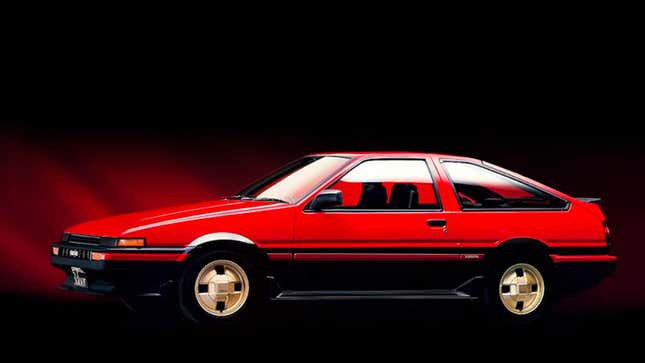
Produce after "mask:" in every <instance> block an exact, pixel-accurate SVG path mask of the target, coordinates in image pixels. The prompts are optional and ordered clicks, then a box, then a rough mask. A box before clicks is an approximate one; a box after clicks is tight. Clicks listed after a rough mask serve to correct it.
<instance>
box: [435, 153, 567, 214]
mask: <svg viewBox="0 0 645 363" xmlns="http://www.w3.org/2000/svg"><path fill="white" fill-rule="evenodd" d="M439 163H440V164H441V167H442V168H443V172H444V173H446V177H447V178H448V181H449V182H450V187H451V188H452V193H453V195H454V196H455V198H456V199H457V203H458V204H459V209H460V210H461V211H462V212H478V211H481V212H507V211H523V212H545V211H554V212H565V211H568V210H569V208H570V207H571V202H569V201H568V200H566V199H563V198H560V197H558V196H557V195H554V194H553V193H549V192H547V191H546V190H544V189H542V188H539V187H538V186H536V185H534V184H533V183H529V182H526V181H524V180H521V179H519V178H517V177H515V176H513V175H510V174H508V173H505V172H503V171H501V170H497V169H494V168H491V167H489V166H487V165H486V164H484V163H483V162H481V161H480V162H479V164H478V163H474V162H472V161H469V160H458V159H439ZM444 163H462V164H471V165H474V166H476V167H480V168H482V169H484V170H488V171H490V172H491V173H494V174H498V175H501V176H504V177H506V178H509V179H511V180H513V181H515V182H517V183H520V184H524V185H526V186H529V187H531V188H533V189H535V190H538V191H540V192H542V193H544V194H546V195H548V196H551V197H553V198H555V199H558V200H561V201H563V202H564V206H563V207H561V208H555V207H554V208H464V206H463V204H462V203H461V198H459V194H458V193H457V189H456V188H455V183H454V182H453V180H452V177H451V176H450V173H449V172H448V170H447V169H446V168H445V167H444V165H443V164H444Z"/></svg>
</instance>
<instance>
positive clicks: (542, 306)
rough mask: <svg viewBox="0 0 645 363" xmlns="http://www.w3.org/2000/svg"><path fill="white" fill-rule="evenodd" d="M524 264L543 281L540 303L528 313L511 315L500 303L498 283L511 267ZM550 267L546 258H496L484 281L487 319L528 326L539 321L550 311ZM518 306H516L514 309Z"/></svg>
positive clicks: (529, 256) (551, 292)
mask: <svg viewBox="0 0 645 363" xmlns="http://www.w3.org/2000/svg"><path fill="white" fill-rule="evenodd" d="M518 264H525V265H528V266H532V267H533V268H535V269H536V270H537V271H538V272H539V273H540V275H541V277H542V279H543V281H544V288H543V291H544V292H543V296H542V299H541V301H540V303H539V304H538V305H537V306H536V307H535V308H534V309H533V310H532V311H530V312H528V313H524V312H523V313H521V315H520V314H519V313H513V312H511V311H510V310H509V308H507V307H506V306H505V305H504V303H503V302H502V298H501V296H500V289H502V288H501V287H500V281H501V279H502V277H503V275H504V274H505V273H506V272H507V270H509V269H510V268H511V267H513V266H515V265H518ZM552 270H553V268H552V266H551V263H550V262H549V261H548V259H547V258H544V257H541V256H537V255H533V256H532V255H530V254H523V255H519V256H506V257H502V258H498V259H496V260H495V262H494V263H493V264H492V266H491V267H490V269H489V271H490V272H489V274H488V276H487V279H486V290H485V296H484V300H485V302H486V307H487V310H488V312H489V317H490V318H492V319H493V322H494V323H502V324H517V325H528V324H533V323H535V322H537V321H539V320H541V319H542V318H543V317H544V316H545V315H546V313H547V312H548V310H549V309H550V305H551V300H552V296H553V291H554V286H553V281H552V275H553V274H552ZM517 307H519V306H516V309H517Z"/></svg>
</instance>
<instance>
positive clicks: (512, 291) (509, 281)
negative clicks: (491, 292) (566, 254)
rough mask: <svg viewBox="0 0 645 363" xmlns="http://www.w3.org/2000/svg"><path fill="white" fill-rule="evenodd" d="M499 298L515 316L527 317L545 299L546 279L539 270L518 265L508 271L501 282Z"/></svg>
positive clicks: (522, 264)
mask: <svg viewBox="0 0 645 363" xmlns="http://www.w3.org/2000/svg"><path fill="white" fill-rule="evenodd" d="M499 298H500V299H501V300H502V303H503V304H504V307H505V308H506V309H507V310H508V311H510V312H511V313H513V314H516V315H526V314H529V313H531V312H532V311H534V310H535V309H537V308H538V306H540V303H541V302H542V299H543V298H544V279H543V278H542V274H541V273H540V271H538V269H537V268H535V267H533V266H531V265H529V264H528V263H518V264H515V265H513V266H511V267H509V268H508V270H506V272H504V274H503V275H502V278H501V279H500V281H499Z"/></svg>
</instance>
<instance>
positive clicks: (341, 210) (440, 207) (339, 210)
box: [303, 157, 443, 213]
mask: <svg viewBox="0 0 645 363" xmlns="http://www.w3.org/2000/svg"><path fill="white" fill-rule="evenodd" d="M374 160H418V161H423V162H424V164H425V165H426V168H428V174H429V175H430V180H431V181H432V189H433V190H434V194H435V198H436V200H437V208H424V209H350V208H329V209H322V210H319V211H316V210H313V209H311V208H309V206H310V205H311V201H309V203H307V204H306V205H305V208H304V209H303V211H304V212H305V213H315V212H323V213H329V212H330V213H419V212H443V204H442V203H441V195H440V194H439V190H438V188H437V182H436V180H437V178H438V175H437V178H435V175H434V174H433V171H432V168H430V165H429V164H428V159H426V158H420V157H413V158H406V157H374V158H368V159H364V160H361V161H360V162H358V163H356V165H354V166H352V167H351V168H350V169H349V170H347V171H345V172H344V173H343V174H341V175H339V176H338V177H337V178H336V179H334V180H333V181H331V182H330V183H329V186H328V187H327V188H325V189H323V190H327V189H333V188H332V186H333V185H334V184H336V183H337V182H338V181H339V180H341V179H342V178H344V177H345V175H347V174H348V173H350V172H351V171H352V170H354V169H356V168H357V167H359V166H360V165H361V164H363V163H365V162H368V161H374ZM314 198H315V196H314ZM312 200H313V199H312Z"/></svg>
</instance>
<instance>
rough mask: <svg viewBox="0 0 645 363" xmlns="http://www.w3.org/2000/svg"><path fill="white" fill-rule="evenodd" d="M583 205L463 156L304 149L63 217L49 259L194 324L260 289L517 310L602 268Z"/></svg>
mask: <svg viewBox="0 0 645 363" xmlns="http://www.w3.org/2000/svg"><path fill="white" fill-rule="evenodd" d="M598 201H599V200H598V199H595V198H572V197H570V196H568V195H565V194H563V193H561V192H559V191H557V190H554V189H552V188H549V187H547V186H545V185H542V184H540V183H538V182H536V181H534V180H531V179H528V178H526V177H523V176H521V175H518V174H516V173H513V172H511V171H508V170H506V169H503V168H500V167H498V166H495V165H492V164H490V163H487V162H484V161H481V160H476V159H471V158H466V157H458V156H450V155H438V154H426V153H412V152H387V153H385V152H384V153H381V152H378V153H377V152H370V153H326V154H315V155H309V156H306V157H304V158H301V159H299V160H296V161H294V162H292V163H290V164H288V165H286V166H284V167H283V168H281V169H279V170H277V171H275V172H274V173H272V174H271V175H269V176H266V177H264V178H262V179H260V180H259V181H257V182H256V183H254V184H252V185H250V186H248V187H247V188H245V189H243V190H242V191H241V192H240V193H238V194H237V195H234V196H231V197H227V198H223V199H220V200H215V201H210V202H204V203H198V204H193V205H186V206H181V207H173V208H168V209H161V210H154V211H145V212H139V213H132V214H125V215H119V216H114V217H110V218H105V219H100V220H95V221H91V222H87V223H82V224H79V225H76V226H73V227H70V228H69V229H67V230H66V231H65V233H64V234H63V237H62V241H60V242H57V243H54V244H53V245H52V247H51V263H52V264H53V265H54V266H56V267H58V268H60V269H62V270H63V271H65V272H66V274H67V278H66V280H65V282H64V284H63V285H62V287H63V288H66V289H70V290H75V291H81V292H88V293H99V294H114V295H118V296H121V297H124V298H127V299H130V301H132V299H134V298H135V297H137V296H169V297H173V298H176V302H177V305H178V306H179V308H180V309H181V311H182V312H183V314H184V315H185V316H186V317H188V318H190V319H192V320H194V321H198V322H215V323H217V322H221V321H223V320H239V319H241V318H243V317H245V316H248V315H249V314H250V313H251V311H253V310H254V309H256V308H259V307H261V306H262V303H263V302H266V301H267V300H269V299H272V300H278V301H281V300H289V301H293V300H303V301H308V300H366V299H424V300H430V299H442V300H446V299H449V300H483V301H485V302H486V303H487V305H488V306H489V307H490V308H491V311H493V312H495V313H496V314H497V315H498V316H499V317H500V318H503V319H507V320H510V321H517V322H524V321H530V320H533V319H535V318H536V317H537V316H539V315H540V313H541V312H543V311H544V309H545V307H546V306H547V305H548V302H549V301H550V300H552V299H553V298H554V297H557V296H560V295H562V294H567V293H572V292H574V291H577V290H579V289H580V288H583V287H586V286H589V285H590V284H592V283H594V282H596V281H599V280H600V279H602V278H603V277H605V276H607V275H608V274H609V273H611V272H612V271H613V268H614V266H615V263H616V257H615V256H612V255H610V254H609V248H610V234H609V229H608V227H607V223H606V221H605V217H604V215H603V213H602V211H601V210H600V208H599V206H598V204H597V202H598ZM173 301H175V300H173Z"/></svg>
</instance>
